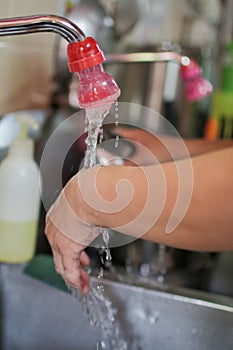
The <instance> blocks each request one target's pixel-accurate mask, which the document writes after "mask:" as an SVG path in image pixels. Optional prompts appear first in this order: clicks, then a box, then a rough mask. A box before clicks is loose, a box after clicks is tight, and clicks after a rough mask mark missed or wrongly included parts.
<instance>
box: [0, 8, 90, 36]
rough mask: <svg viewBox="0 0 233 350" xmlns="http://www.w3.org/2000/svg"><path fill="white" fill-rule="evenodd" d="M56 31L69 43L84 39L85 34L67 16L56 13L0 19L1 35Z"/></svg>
mask: <svg viewBox="0 0 233 350" xmlns="http://www.w3.org/2000/svg"><path fill="white" fill-rule="evenodd" d="M38 32H54V33H57V34H60V35H61V36H62V37H63V38H64V39H66V40H67V41H68V42H69V43H73V42H77V41H82V40H84V39H85V34H84V33H83V32H82V30H81V29H80V28H79V27H78V26H77V25H76V24H75V23H73V22H71V21H70V20H68V19H67V18H64V17H61V16H55V15H36V16H25V17H14V18H5V19H1V20H0V36H9V35H19V34H31V33H38Z"/></svg>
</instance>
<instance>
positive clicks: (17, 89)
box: [0, 0, 233, 296]
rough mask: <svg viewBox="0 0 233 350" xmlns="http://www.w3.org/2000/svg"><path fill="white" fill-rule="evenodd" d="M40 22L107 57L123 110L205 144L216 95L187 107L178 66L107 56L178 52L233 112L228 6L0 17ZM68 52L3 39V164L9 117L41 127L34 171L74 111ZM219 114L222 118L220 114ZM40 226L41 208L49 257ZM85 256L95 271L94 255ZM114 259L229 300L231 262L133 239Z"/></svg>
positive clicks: (56, 1)
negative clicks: (42, 18)
mask: <svg viewBox="0 0 233 350" xmlns="http://www.w3.org/2000/svg"><path fill="white" fill-rule="evenodd" d="M40 13H53V14H58V15H65V16H66V17H68V18H70V19H71V20H72V21H74V22H76V23H77V24H78V26H79V27H80V28H81V29H82V30H83V31H84V33H85V34H86V35H87V36H93V37H94V38H95V39H96V40H97V42H98V43H99V45H100V47H101V48H102V49H103V51H104V53H105V54H106V56H107V62H106V65H105V68H106V70H109V71H110V72H111V73H112V74H113V76H114V78H115V79H116V80H117V82H118V84H119V86H120V88H121V90H122V95H121V97H120V99H119V101H122V102H129V103H130V102H132V103H136V104H141V105H145V106H147V107H150V108H153V109H155V110H156V111H159V112H160V113H161V114H162V115H163V116H165V117H166V118H167V119H168V120H169V121H170V122H171V123H172V124H173V125H174V126H175V127H176V128H177V130H178V131H179V133H180V134H181V136H183V137H209V134H207V133H206V125H207V122H208V121H209V119H211V118H212V117H213V95H211V96H209V97H206V98H204V99H202V100H201V101H197V102H194V103H190V102H189V101H188V100H187V98H186V96H185V93H184V82H183V81H182V79H181V78H180V75H179V65H178V63H175V62H169V63H164V62H162V63H155V62H154V63H153V62H152V63H145V62H138V63H119V62H115V61H114V63H113V62H112V63H111V57H112V55H113V54H127V53H130V52H156V51H174V52H177V53H181V54H182V55H188V56H189V57H191V58H194V59H195V60H197V62H198V63H199V64H200V65H201V67H202V69H203V76H204V77H205V78H206V79H208V80H209V81H211V83H212V84H213V86H214V93H215V92H216V93H217V92H218V91H226V93H227V94H228V93H229V94H230V97H231V98H230V102H229V103H231V104H232V105H233V102H232V101H233V48H232V45H233V0H163V1H160V0H73V1H62V0H50V1H47V0H40V1H37V0H30V1H29V0H20V1H18V0H8V1H1V2H0V17H1V18H5V17H13V16H20V15H22V16H24V15H31V14H40ZM66 45H67V43H66V42H65V41H63V39H60V38H59V37H57V36H56V35H54V34H44V33H43V34H32V35H26V36H18V37H16V36H15V37H6V38H3V37H1V38H0V91H1V94H0V116H1V119H0V159H1V160H2V159H4V157H5V155H6V152H7V149H8V146H9V144H10V143H11V141H12V139H13V138H15V137H16V135H17V133H18V129H17V126H16V125H15V123H14V121H13V118H14V115H15V112H17V111H30V113H32V115H33V116H34V117H35V118H36V119H37V121H38V123H39V126H40V128H39V130H37V131H36V132H34V133H32V135H31V136H32V137H33V138H34V139H35V144H36V160H37V161H38V163H39V162H40V157H41V154H42V151H43V147H44V145H45V143H46V140H47V139H48V137H49V135H50V134H51V133H52V132H53V130H54V129H55V127H56V126H57V125H59V124H60V123H61V122H62V121H64V120H65V119H66V118H67V117H69V116H70V115H72V114H73V113H74V112H75V111H78V110H79V106H78V104H77V100H76V98H75V97H74V92H73V91H76V88H77V83H78V82H77V81H76V78H75V77H72V76H71V74H70V73H68V69H67V58H66ZM226 72H227V73H226ZM226 76H227V77H230V78H229V79H228V78H227V77H226ZM231 80H232V81H231ZM231 93H232V96H231ZM220 108H223V114H224V106H220ZM216 118H217V116H216ZM232 121H233V112H232V117H231V130H230V132H228V133H227V135H226V134H225V133H224V132H222V133H221V134H219V135H218V137H232V135H233V130H232V128H233V126H232V125H233V123H232ZM82 157H83V150H82V149H78V147H75V149H74V151H73V153H72V154H71V156H70V158H71V160H70V161H71V162H73V163H74V162H75V163H76V162H77V163H76V164H75V166H73V167H72V171H69V170H68V169H64V174H65V175H64V183H65V182H66V181H67V180H68V179H69V178H70V177H71V176H72V175H73V174H74V173H75V171H77V170H78V168H79V165H80V161H81V159H82ZM223 181H224V179H223ZM44 217H45V211H44V209H43V205H41V215H40V222H39V227H38V242H37V249H36V253H49V254H50V248H49V245H48V244H47V241H46V238H45V236H44V233H43V231H44ZM220 234H221V233H220ZM90 254H91V256H92V257H93V260H94V264H96V265H98V263H99V262H98V252H97V253H95V252H94V251H92V250H91V251H90ZM112 256H113V266H114V268H115V269H116V270H117V271H118V272H121V273H123V274H125V273H128V274H135V275H141V276H150V278H154V279H157V280H158V282H159V283H172V284H175V285H180V286H185V287H190V288H194V289H200V290H205V291H210V292H214V293H219V294H225V295H231V296H233V283H232V271H233V254H232V253H228V252H226V253H221V254H217V253H196V252H188V251H184V250H178V249H171V248H168V247H164V246H159V245H156V244H152V243H149V242H141V241H140V240H138V241H136V242H134V243H130V244H128V245H126V246H123V247H119V248H114V249H113V250H112ZM95 261H96V262H95ZM109 268H110V267H109Z"/></svg>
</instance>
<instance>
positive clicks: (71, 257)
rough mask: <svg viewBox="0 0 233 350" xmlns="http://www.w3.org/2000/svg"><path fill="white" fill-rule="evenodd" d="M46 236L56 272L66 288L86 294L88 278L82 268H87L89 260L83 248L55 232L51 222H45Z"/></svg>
mask: <svg viewBox="0 0 233 350" xmlns="http://www.w3.org/2000/svg"><path fill="white" fill-rule="evenodd" d="M48 226H49V229H48ZM48 232H49V234H48ZM46 235H47V238H48V240H49V243H50V245H51V248H52V252H53V259H54V267H55V270H56V272H57V273H58V274H60V275H61V277H62V278H63V279H64V281H65V282H66V284H67V285H68V286H72V287H73V288H76V289H78V290H79V291H80V292H81V293H82V294H86V293H88V291H89V283H90V282H89V280H90V277H89V275H88V273H87V272H86V271H84V268H86V267H88V266H89V264H90V259H89V257H88V255H87V254H86V252H85V251H84V250H83V249H84V248H85V247H84V246H82V245H80V244H78V243H76V242H74V241H72V240H70V239H69V238H67V237H66V236H64V235H63V234H62V233H60V232H59V231H58V230H55V228H54V227H53V224H52V223H51V221H47V228H46Z"/></svg>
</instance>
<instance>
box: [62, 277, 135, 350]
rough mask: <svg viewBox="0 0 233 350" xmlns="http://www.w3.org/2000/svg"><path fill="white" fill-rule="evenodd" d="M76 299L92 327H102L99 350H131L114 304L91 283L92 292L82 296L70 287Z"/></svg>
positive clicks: (98, 344)
mask: <svg viewBox="0 0 233 350" xmlns="http://www.w3.org/2000/svg"><path fill="white" fill-rule="evenodd" d="M68 288H69V290H70V292H71V294H72V295H73V296H74V298H75V299H77V300H79V302H80V304H81V306H82V309H83V310H84V312H85V313H86V315H87V317H88V321H89V323H90V325H91V326H92V327H101V329H102V330H103V335H104V338H105V339H104V340H101V341H99V342H98V343H97V345H96V346H97V349H106V350H129V348H128V345H127V342H126V341H125V340H124V334H122V331H121V328H120V325H119V323H118V321H117V319H116V314H117V310H116V309H115V308H114V307H113V305H112V302H111V301H110V300H109V299H108V298H107V297H106V296H105V295H104V294H103V293H102V292H99V290H98V289H97V287H96V284H95V283H94V282H93V281H91V285H90V292H89V293H88V294H87V295H81V294H80V293H79V292H78V291H77V290H76V289H74V288H72V287H68Z"/></svg>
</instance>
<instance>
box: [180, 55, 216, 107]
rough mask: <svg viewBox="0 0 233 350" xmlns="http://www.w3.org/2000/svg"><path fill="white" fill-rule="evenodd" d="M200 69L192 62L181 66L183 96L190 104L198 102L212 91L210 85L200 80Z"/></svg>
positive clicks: (202, 79) (204, 80) (206, 81)
mask: <svg viewBox="0 0 233 350" xmlns="http://www.w3.org/2000/svg"><path fill="white" fill-rule="evenodd" d="M201 74H202V69H201V67H200V66H199V65H198V64H197V63H196V62H195V61H194V60H190V61H189V63H188V64H182V65H181V75H182V77H183V79H184V83H185V94H186V97H187V99H188V101H190V102H194V101H198V100H200V99H202V98H204V97H206V96H208V95H210V94H211V92H212V91H213V87H212V85H211V83H210V82H209V81H208V80H206V79H204V78H202V76H201Z"/></svg>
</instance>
